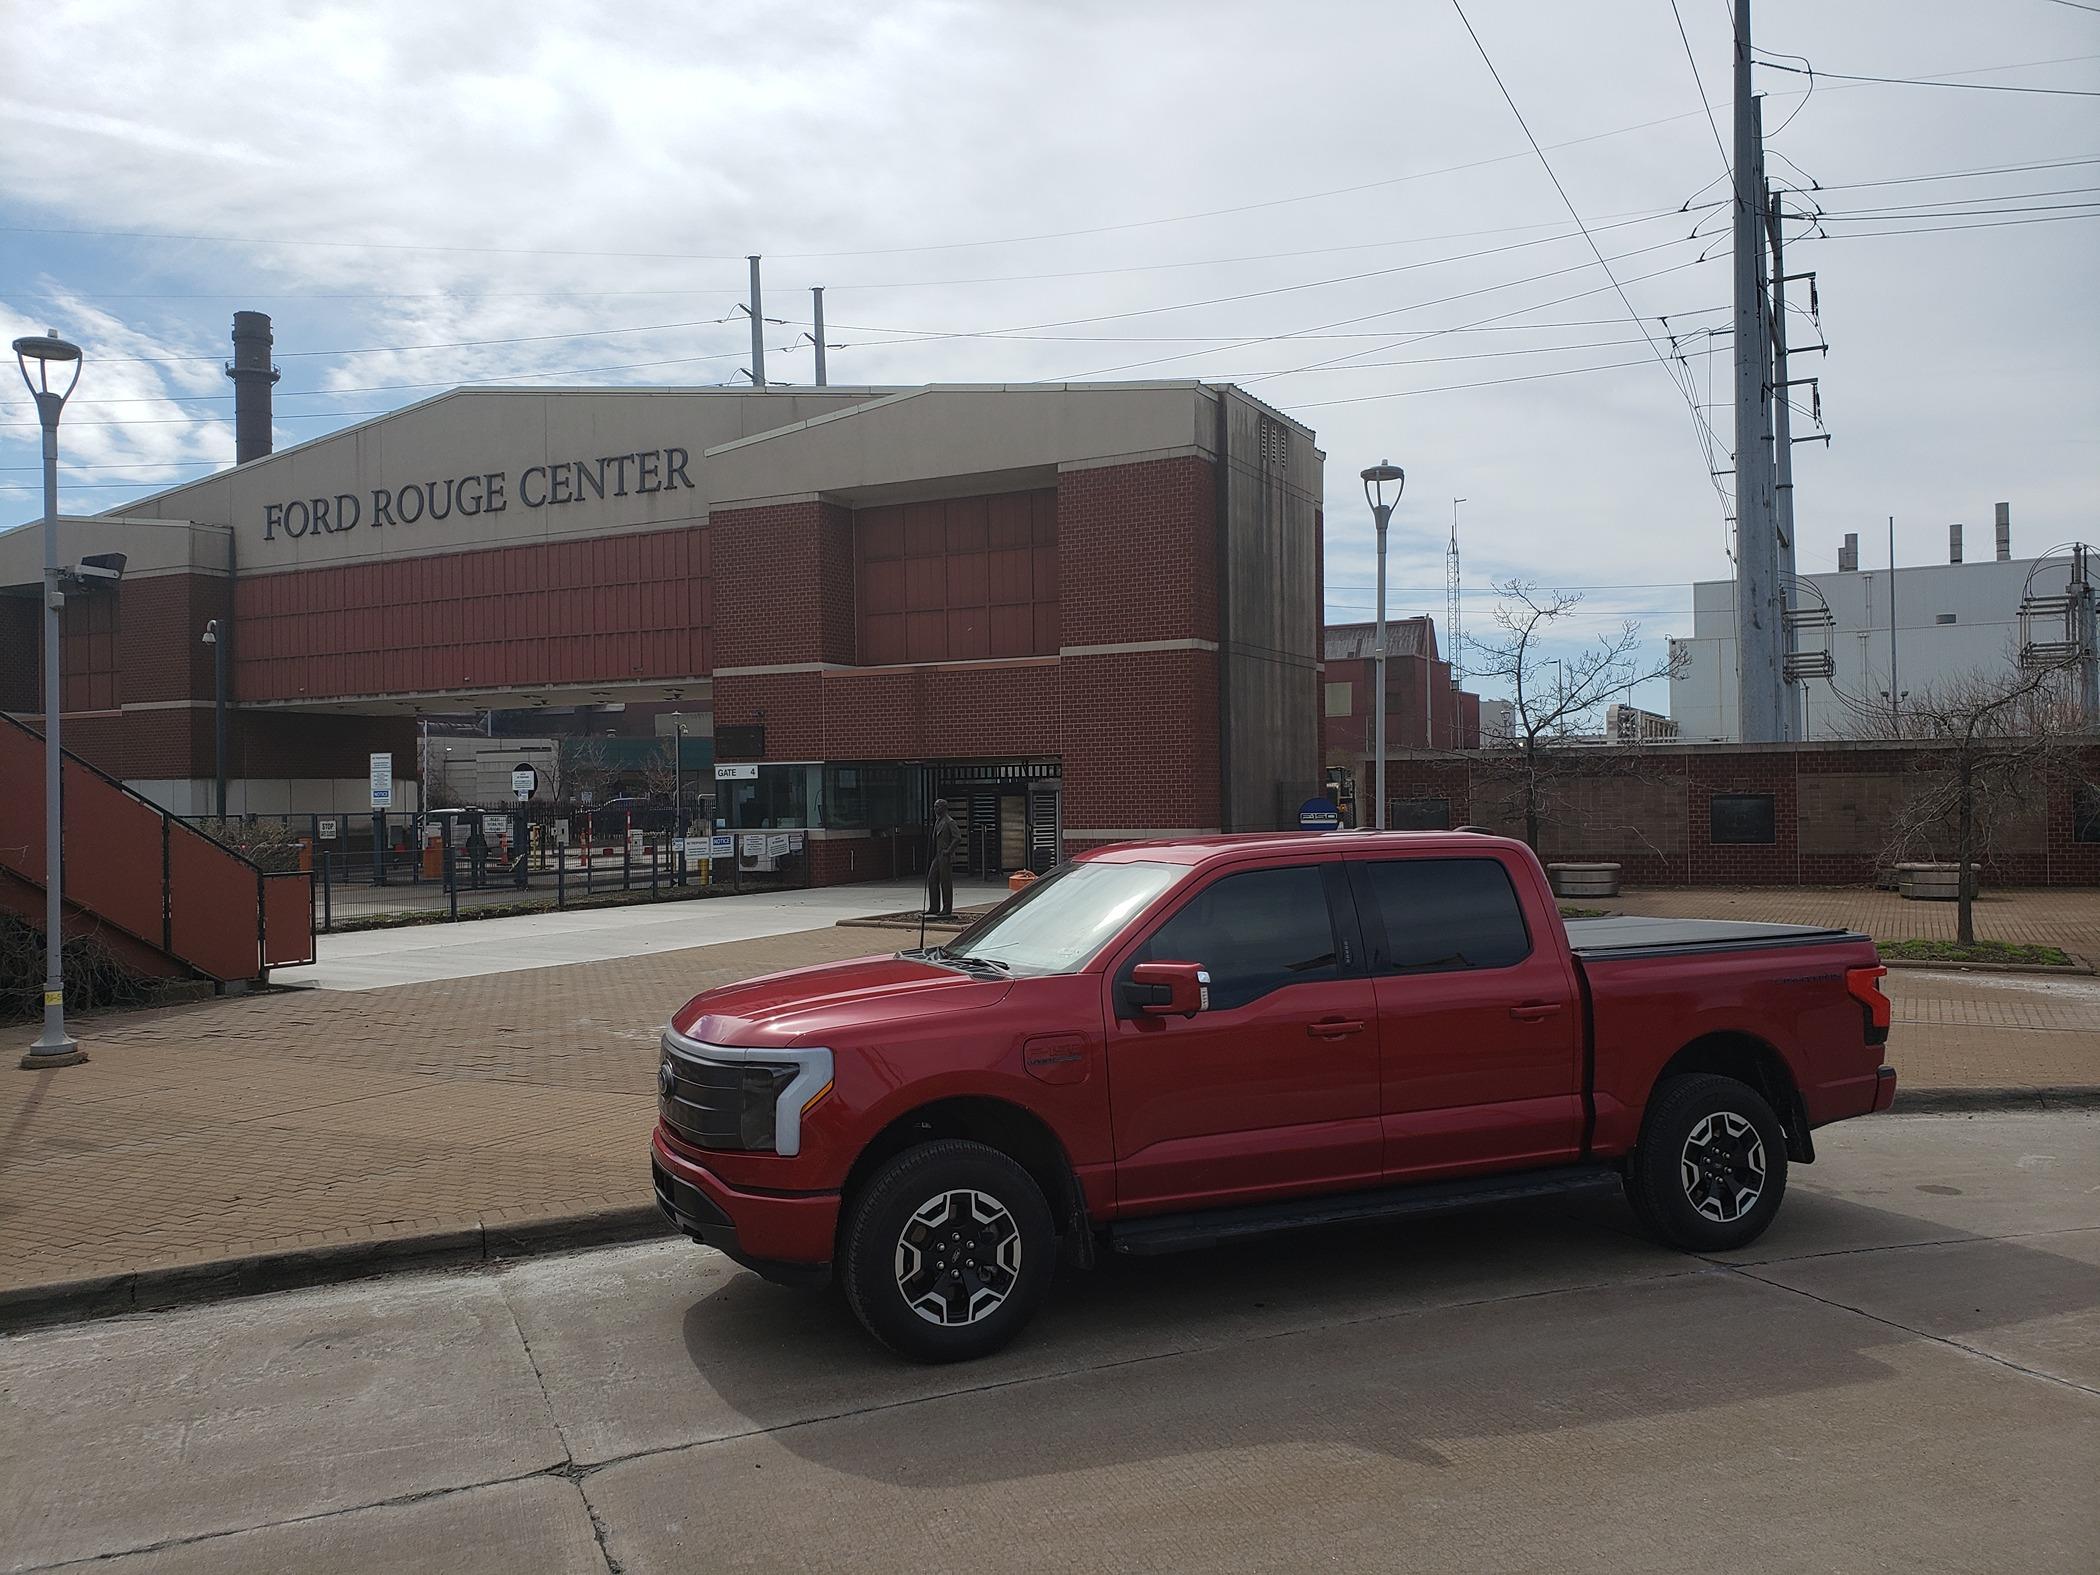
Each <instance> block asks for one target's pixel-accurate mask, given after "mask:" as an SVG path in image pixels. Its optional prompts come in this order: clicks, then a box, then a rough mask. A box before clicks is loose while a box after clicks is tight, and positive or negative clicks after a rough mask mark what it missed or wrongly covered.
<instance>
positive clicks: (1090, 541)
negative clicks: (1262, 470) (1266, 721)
mask: <svg viewBox="0 0 2100 1575" xmlns="http://www.w3.org/2000/svg"><path fill="white" fill-rule="evenodd" d="M1213 485H1214V478H1213V475H1212V467H1211V462H1210V461H1209V460H1207V459H1204V458H1202V457H1201V456H1198V455H1189V456H1186V457H1183V458H1179V459H1156V460H1145V461H1142V462H1140V463H1138V464H1135V465H1111V466H1104V467H1102V468H1100V469H1095V470H1075V471H1069V472H1067V473H1066V474H1064V475H1061V476H1059V477H1058V479H1057V556H1058V583H1059V586H1060V589H1061V596H1060V602H1061V608H1060V610H1061V615H1062V620H1061V621H1062V624H1063V630H1064V632H1063V643H1064V644H1065V645H1109V644H1119V643H1122V642H1124V641H1130V640H1187V639H1201V640H1215V639H1216V638H1217V637H1218V566H1217V515H1216V510H1215V507H1214V504H1213V502H1212V489H1213ZM1213 731H1215V724H1214V725H1213Z"/></svg>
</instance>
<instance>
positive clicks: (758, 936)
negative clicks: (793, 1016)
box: [274, 880, 1003, 990]
mask: <svg viewBox="0 0 2100 1575" xmlns="http://www.w3.org/2000/svg"><path fill="white" fill-rule="evenodd" d="M919 891H920V883H919V882H918V881H916V880H902V881H870V882H868V883H866V884H864V885H857V886H819V887H816V888H813V889H805V890H800V891H779V892H750V893H747V894H745V895H743V896H740V897H705V898H693V899H688V900H683V901H675V902H656V903H641V904H636V905H634V906H630V907H620V908H587V909H580V910H572V911H566V912H561V913H535V914H528V915H523V916H520V917H517V918H509V919H480V920H476V921H474V922H472V923H462V924H457V925H455V924H419V925H414V926H411V927H409V928H406V929H398V930H361V931H357V932H354V933H352V934H349V935H321V936H317V937H315V941H316V954H317V958H318V960H317V961H316V962H315V963H314V964H313V965H312V966H311V967H306V968H283V969H279V970H278V971H277V973H276V974H275V976H274V979H275V982H276V983H279V984H284V985H290V986H293V987H295V988H296V987H299V986H303V985H311V986H313V987H315V988H318V989H323V990H377V989H385V988H387V987H389V986H393V985H403V984H425V983H430V982H433V981H436V980H441V979H472V978H478V977H480V976H482V975H484V974H492V973H515V972H519V971H522V970H525V969H534V968H548V967H559V966H567V965H572V964H578V963H594V962H610V961H613V960H615V959H619V958H627V957H647V956H652V955H654V954H657V953H660V952H674V951H689V950H691V949H692V948H694V947H699V946H716V945H721V944H724V943H727V942H732V941H749V940H763V939H765V938H767V937H769V936H777V935H789V934H793V933H794V932H796V931H798V930H810V929H816V928H818V927H820V926H823V925H828V924H837V923H838V922H839V921H840V920H841V919H853V918H865V917H869V916H872V915H875V914H883V913H895V912H897V911H899V910H900V909H903V908H906V907H909V906H910V905H912V904H913V903H915V902H916V901H917V900H918V897H919ZM969 895H970V897H971V898H972V899H974V898H975V897H976V895H977V891H976V888H975V887H974V886H973V887H972V888H971V891H970V894H969ZM1002 895H1003V893H1002ZM862 944H863V949H879V948H880V947H882V946H883V945H885V944H886V942H885V941H884V940H883V939H882V938H880V937H876V938H872V939H864V941H863V943H862Z"/></svg>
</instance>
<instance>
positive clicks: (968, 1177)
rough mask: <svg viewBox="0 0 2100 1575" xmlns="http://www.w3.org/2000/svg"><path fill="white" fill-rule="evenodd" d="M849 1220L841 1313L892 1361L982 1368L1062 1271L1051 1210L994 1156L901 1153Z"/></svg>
mask: <svg viewBox="0 0 2100 1575" xmlns="http://www.w3.org/2000/svg"><path fill="white" fill-rule="evenodd" d="M847 1210H848V1212H847V1217H846V1228H845V1233H844V1242H845V1245H844V1250H843V1251H842V1253H841V1254H840V1257H841V1266H842V1272H841V1274H840V1276H839V1279H840V1283H841V1284H842V1285H843V1287H844V1289H845V1293H846V1304H847V1305H848V1306H849V1307H851V1308H852V1309H853V1315H854V1316H855V1317H856V1318H858V1319H860V1321H861V1323H862V1324H863V1325H865V1326H866V1328H867V1330H868V1332H869V1333H870V1334H872V1335H874V1336H875V1338H876V1339H878V1340H880V1341H881V1342H882V1343H883V1344H884V1345H886V1346H888V1347H889V1348H890V1349H891V1350H892V1351H895V1352H896V1353H897V1354H898V1355H899V1356H905V1357H909V1358H910V1359H911V1360H913V1361H915V1362H966V1361H969V1360H971V1359H972V1358H975V1357H979V1356H989V1355H990V1354H991V1353H992V1352H994V1351H996V1350H998V1349H999V1348H1000V1347H1001V1346H1003V1345H1005V1344H1006V1343H1007V1342H1008V1341H1009V1340H1011V1339H1012V1338H1013V1337H1014V1336H1015V1335H1017V1334H1019V1333H1020V1332H1021V1329H1022V1327H1023V1326H1024V1325H1026V1324H1027V1322H1028V1320H1029V1319H1030V1318H1032V1317H1034V1316H1035V1312H1036V1309H1037V1308H1038V1307H1040V1306H1041V1305H1042V1302H1043V1298H1044V1297H1045V1296H1046V1295H1047V1294H1048V1293H1049V1290H1050V1280H1051V1276H1052V1274H1053V1273H1054V1272H1055V1269H1056V1260H1057V1226H1056V1223H1055V1222H1054V1221H1053V1220H1052V1218H1051V1215H1050V1205H1049V1203H1048V1202H1047V1201H1045V1199H1044V1197H1043V1192H1042V1188H1040V1187H1038V1186H1037V1185H1036V1184H1035V1178H1034V1177H1032V1176H1030V1175H1029V1174H1028V1172H1027V1171H1025V1170H1023V1169H1022V1168H1021V1167H1020V1166H1019V1165H1018V1164H1016V1163H1015V1162H1014V1161H1013V1160H1012V1159H1010V1158H1009V1157H1007V1156H1006V1155H1005V1154H1002V1153H1001V1152H999V1150H997V1149H995V1148H990V1147H987V1146H986V1145H985V1144H982V1143H969V1142H964V1141H962V1140H960V1139H954V1138H944V1139H941V1140H939V1141H937V1142H932V1143H924V1144H921V1145H919V1146H918V1147H917V1148H909V1149H906V1150H905V1151H904V1152H903V1153H902V1154H899V1155H898V1156H897V1157H896V1158H895V1159H892V1160H891V1161H890V1162H889V1163H888V1164H886V1165H884V1166H883V1167H882V1168H881V1169H880V1170H878V1171H876V1172H875V1174H874V1175H872V1176H870V1177H869V1178H868V1180H867V1183H866V1184H865V1185H864V1186H863V1187H862V1188H861V1189H860V1191H859V1192H858V1193H856V1194H855V1195H854V1197H853V1198H852V1199H850V1200H849V1202H848V1204H847ZM936 1214H938V1215H939V1218H938V1220H937V1222H936V1221H935V1218H934V1217H935V1215H936Z"/></svg>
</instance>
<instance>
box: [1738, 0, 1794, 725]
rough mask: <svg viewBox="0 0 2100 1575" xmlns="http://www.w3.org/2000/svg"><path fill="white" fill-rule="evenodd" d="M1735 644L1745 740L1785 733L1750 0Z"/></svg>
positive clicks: (1741, 49)
mask: <svg viewBox="0 0 2100 1575" xmlns="http://www.w3.org/2000/svg"><path fill="white" fill-rule="evenodd" d="M1734 177H1735V236H1734V239H1735V611H1736V616H1735V626H1736V627H1735V644H1736V714H1737V719H1738V725H1739V730H1740V733H1741V736H1742V740H1743V742H1745V743H1752V744H1765V743H1774V742H1777V741H1778V740H1779V739H1780V738H1782V737H1784V736H1785V722H1784V719H1783V716H1782V712H1783V710H1784V707H1783V705H1782V704H1781V701H1782V699H1783V697H1784V694H1785V688H1786V681H1785V676H1784V671H1783V669H1784V662H1783V659H1782V655H1781V647H1782V629H1781V625H1782V623H1783V622H1784V619H1783V618H1782V617H1781V615H1780V598H1779V594H1778V592H1779V532H1778V529H1777V525H1776V523H1775V521H1774V519H1773V514H1772V484H1771V476H1772V425H1771V419H1770V408H1769V406H1768V405H1767V403H1766V402H1767V400H1769V399H1770V398H1771V395H1772V379H1771V376H1770V374H1769V371H1768V368H1769V366H1770V358H1771V330H1770V326H1769V324H1768V321H1767V319H1766V316H1765V305H1766V296H1765V268H1764V262H1765V223H1766V216H1765V165H1764V132H1763V126H1762V124H1761V117H1760V114H1759V109H1758V102H1757V99H1756V97H1755V95H1754V94H1753V92H1752V89H1751V81H1750V0H1735V171H1734Z"/></svg>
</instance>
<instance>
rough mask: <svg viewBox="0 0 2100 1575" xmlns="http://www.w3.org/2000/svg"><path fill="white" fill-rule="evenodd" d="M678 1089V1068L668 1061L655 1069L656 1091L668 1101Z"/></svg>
mask: <svg viewBox="0 0 2100 1575" xmlns="http://www.w3.org/2000/svg"><path fill="white" fill-rule="evenodd" d="M677 1088H678V1068H677V1067H676V1066H674V1065H672V1064H671V1063H670V1062H669V1061H666V1062H664V1064H663V1065H662V1066H660V1067H658V1068H657V1069H656V1091H657V1092H658V1093H659V1094H661V1095H663V1096H664V1098H666V1099H669V1098H670V1097H671V1095H672V1094H673V1093H674V1092H675V1091H676V1090H677Z"/></svg>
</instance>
